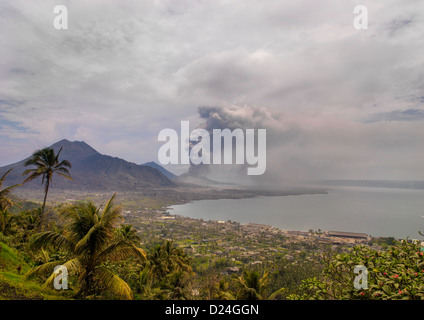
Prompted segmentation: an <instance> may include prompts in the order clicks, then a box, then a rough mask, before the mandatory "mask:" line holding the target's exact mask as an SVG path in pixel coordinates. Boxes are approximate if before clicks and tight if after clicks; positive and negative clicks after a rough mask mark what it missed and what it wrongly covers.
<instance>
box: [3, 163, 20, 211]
mask: <svg viewBox="0 0 424 320" xmlns="http://www.w3.org/2000/svg"><path fill="white" fill-rule="evenodd" d="M12 169H13V168H12ZM12 169H9V170H8V171H7V172H6V173H5V174H4V175H3V176H2V177H1V178H0V189H1V187H2V185H3V183H4V180H5V179H6V176H7V175H8V174H9V173H10V171H12ZM17 186H20V184H15V185H13V186H10V187H7V188H4V189H3V190H0V210H2V211H3V210H7V209H9V208H11V207H13V206H14V205H17V204H16V203H14V202H13V201H12V200H10V199H9V198H8V195H9V193H10V190H12V189H13V188H15V187H17Z"/></svg>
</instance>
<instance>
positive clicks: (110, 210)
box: [27, 194, 146, 299]
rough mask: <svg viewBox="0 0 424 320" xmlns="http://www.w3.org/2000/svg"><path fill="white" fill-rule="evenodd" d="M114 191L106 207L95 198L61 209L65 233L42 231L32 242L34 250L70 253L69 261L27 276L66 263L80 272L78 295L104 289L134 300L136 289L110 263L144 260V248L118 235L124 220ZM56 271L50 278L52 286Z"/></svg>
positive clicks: (37, 272) (51, 264)
mask: <svg viewBox="0 0 424 320" xmlns="http://www.w3.org/2000/svg"><path fill="white" fill-rule="evenodd" d="M115 195H116V194H114V195H113V196H112V198H111V199H110V200H109V201H108V202H107V204H106V206H105V207H104V208H103V209H102V208H101V207H96V206H95V204H94V203H93V202H91V201H85V202H80V203H78V204H75V205H70V206H68V207H65V208H64V210H62V211H61V212H60V217H61V218H62V219H64V220H65V221H66V222H67V224H66V225H65V228H64V231H63V232H62V233H60V232H56V231H45V232H41V233H38V234H37V235H35V236H34V238H33V239H32V241H31V248H32V249H53V250H59V251H60V252H62V253H66V254H67V257H68V258H67V260H64V261H54V262H48V263H45V264H43V265H41V266H38V267H36V268H35V269H33V270H32V271H30V272H29V273H28V274H27V278H31V277H34V276H36V275H40V274H43V273H44V274H45V273H47V272H49V273H51V272H53V270H54V267H55V266H57V265H63V266H65V267H66V268H67V269H68V274H70V273H71V272H73V273H76V274H77V275H78V284H79V291H78V293H77V294H76V297H85V296H87V295H88V294H90V293H93V292H96V291H99V288H104V289H105V290H106V291H109V292H111V293H112V294H115V295H117V296H119V297H122V298H125V299H132V290H131V289H130V287H129V286H128V284H127V283H126V282H125V281H124V280H122V279H121V278H120V277H119V276H117V275H116V274H114V273H113V272H111V271H110V270H109V269H108V268H107V267H106V264H105V263H107V262H114V261H122V260H125V259H127V258H130V257H136V258H138V259H140V260H141V261H144V259H145V258H146V255H145V253H144V251H143V250H142V249H140V248H138V247H136V246H135V245H134V243H133V241H131V240H128V239H125V238H123V237H119V236H117V235H116V228H117V225H118V223H119V222H120V221H121V219H122V216H121V214H120V208H119V206H115V205H114V203H113V202H114V198H115ZM54 277H55V274H54V273H52V274H51V276H50V277H49V278H48V279H47V280H46V282H45V285H49V284H51V283H52V281H53V280H54Z"/></svg>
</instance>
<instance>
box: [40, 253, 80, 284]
mask: <svg viewBox="0 0 424 320" xmlns="http://www.w3.org/2000/svg"><path fill="white" fill-rule="evenodd" d="M58 265H61V266H63V267H65V268H66V269H67V271H68V273H69V272H75V273H80V272H81V271H82V266H81V262H80V260H79V259H78V258H74V259H71V260H69V261H66V262H65V263H63V264H62V263H56V265H55V267H56V266H58ZM53 269H54V268H53ZM55 277H56V274H55V273H54V272H52V274H51V275H50V277H48V278H47V280H46V281H45V282H44V284H43V288H46V287H48V286H49V285H50V284H51V283H52V282H53V280H54V278H55Z"/></svg>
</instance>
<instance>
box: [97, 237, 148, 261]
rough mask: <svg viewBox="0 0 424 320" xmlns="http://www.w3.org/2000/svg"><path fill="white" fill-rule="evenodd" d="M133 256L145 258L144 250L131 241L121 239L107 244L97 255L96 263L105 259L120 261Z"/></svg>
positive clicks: (141, 259) (143, 259)
mask: <svg viewBox="0 0 424 320" xmlns="http://www.w3.org/2000/svg"><path fill="white" fill-rule="evenodd" d="M131 257H135V258H137V259H139V260H140V261H145V260H146V259H147V256H146V252H145V251H144V250H143V249H141V248H138V247H136V246H135V245H134V244H133V243H131V242H129V241H127V240H123V241H119V242H116V243H113V244H111V245H109V246H108V247H107V248H106V249H104V250H103V251H102V252H101V253H100V254H99V256H98V257H97V261H98V263H102V262H105V261H120V260H125V259H127V258H131Z"/></svg>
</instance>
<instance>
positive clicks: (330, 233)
mask: <svg viewBox="0 0 424 320" xmlns="http://www.w3.org/2000/svg"><path fill="white" fill-rule="evenodd" d="M326 235H327V236H329V237H338V238H353V239H363V240H368V239H369V236H368V235H367V234H366V233H355V232H343V231H327V232H326Z"/></svg>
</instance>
